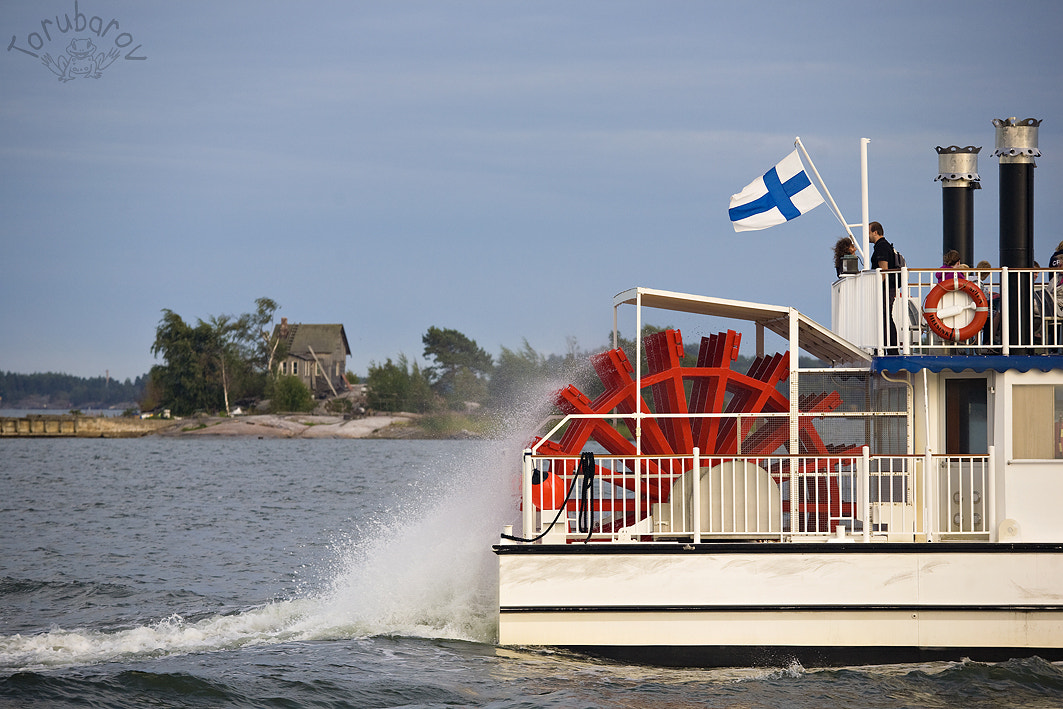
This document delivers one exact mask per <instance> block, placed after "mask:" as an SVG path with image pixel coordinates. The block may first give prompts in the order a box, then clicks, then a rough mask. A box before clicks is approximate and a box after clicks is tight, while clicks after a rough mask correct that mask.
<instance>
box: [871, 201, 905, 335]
mask: <svg viewBox="0 0 1063 709" xmlns="http://www.w3.org/2000/svg"><path fill="white" fill-rule="evenodd" d="M867 230H868V240H869V241H870V242H871V243H872V244H874V245H875V248H874V250H872V252H871V268H878V269H881V270H883V271H892V270H895V269H896V268H897V252H895V251H894V250H893V244H891V243H890V242H888V241H886V237H885V230H884V229H883V228H882V225H881V224H879V223H878V222H871V223H870V224H868V226H867ZM897 278H898V276H897V274H892V273H890V274H886V280H885V282H884V283H883V296H884V301H883V304H882V318H883V322H884V323H885V324H886V326H887V329H886V332H885V335H886V352H887V354H897V352H896V350H897V326H896V325H895V324H894V322H893V317H892V315H891V313H892V312H893V299H894V298H896V297H897Z"/></svg>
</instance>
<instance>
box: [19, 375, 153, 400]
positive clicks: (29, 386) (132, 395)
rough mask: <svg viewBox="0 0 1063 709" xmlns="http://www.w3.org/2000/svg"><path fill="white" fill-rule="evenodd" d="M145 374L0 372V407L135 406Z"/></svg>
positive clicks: (142, 390)
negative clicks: (116, 376)
mask: <svg viewBox="0 0 1063 709" xmlns="http://www.w3.org/2000/svg"><path fill="white" fill-rule="evenodd" d="M145 380H146V375H144V376H140V377H137V378H136V380H130V379H126V380H125V381H124V382H120V381H118V380H117V379H108V378H106V377H89V378H85V377H75V376H73V375H70V374H57V373H55V372H45V373H43V374H41V373H38V374H16V373H14V372H0V407H3V408H13V409H38V408H49V409H95V408H107V407H110V406H116V405H135V404H136V402H138V401H140V399H141V397H142V396H143V395H144V384H145Z"/></svg>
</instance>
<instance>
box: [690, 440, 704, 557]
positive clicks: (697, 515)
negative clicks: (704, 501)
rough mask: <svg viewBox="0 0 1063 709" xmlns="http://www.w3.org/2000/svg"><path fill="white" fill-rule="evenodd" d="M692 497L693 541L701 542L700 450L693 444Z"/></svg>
mask: <svg viewBox="0 0 1063 709" xmlns="http://www.w3.org/2000/svg"><path fill="white" fill-rule="evenodd" d="M693 492H694V497H693V498H692V499H691V503H690V514H691V516H692V517H693V518H694V543H695V544H701V450H700V449H699V448H698V447H697V446H694V491H693Z"/></svg>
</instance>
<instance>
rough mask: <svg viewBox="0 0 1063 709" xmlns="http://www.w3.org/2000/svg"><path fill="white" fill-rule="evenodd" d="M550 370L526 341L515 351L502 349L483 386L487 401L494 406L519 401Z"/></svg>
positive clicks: (548, 374)
mask: <svg viewBox="0 0 1063 709" xmlns="http://www.w3.org/2000/svg"><path fill="white" fill-rule="evenodd" d="M554 371H555V368H554V367H551V366H550V364H549V363H548V360H547V358H546V357H544V356H543V355H541V354H539V353H538V352H536V351H535V350H534V349H533V348H532V346H531V345H530V344H528V340H527V339H525V340H523V344H522V346H521V348H520V349H519V350H511V349H509V348H508V347H504V346H503V347H502V351H501V353H500V354H499V355H498V363H497V364H496V365H495V368H494V371H493V372H492V374H491V381H490V382H489V384H488V387H487V388H488V393H489V400H490V402H491V404H492V405H493V406H495V407H505V406H508V405H510V404H511V403H512V402H514V401H523V400H525V398H526V397H527V395H528V392H529V391H531V390H532V389H533V387H536V386H537V385H538V384H539V383H540V382H543V381H546V380H547V379H548V377H550V375H551V373H552V372H554Z"/></svg>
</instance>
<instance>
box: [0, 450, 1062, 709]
mask: <svg viewBox="0 0 1063 709" xmlns="http://www.w3.org/2000/svg"><path fill="white" fill-rule="evenodd" d="M517 454H518V446H516V445H507V444H505V443H487V442H468V441H370V440H258V439H247V440H245V439H238V440H233V439H211V438H196V439H191V440H189V439H186V438H178V439H174V438H144V439H136V440H77V439H53V440H43V439H42V440H22V439H14V440H13V439H7V440H0V705H3V706H28V705H42V706H106V707H141V706H145V705H151V706H173V707H186V706H187V707H219V706H224V707H273V706H277V707H299V706H320V707H443V706H478V707H479V706H485V707H487V706H489V707H666V706H667V707H676V706H679V707H684V706H691V707H693V706H709V707H782V706H786V707H795V708H797V709H802V708H804V707H808V708H812V707H858V706H864V707H955V706H964V707H1063V667H1061V665H1059V664H1050V663H1046V662H1042V661H1040V660H1037V659H1033V660H1023V661H1012V662H1007V663H1001V664H995V665H985V664H979V663H935V664H927V665H892V666H884V667H859V668H843V669H830V670H824V669H817V668H804V667H801V666H799V665H792V666H789V667H778V668H739V669H721V670H672V669H660V668H653V667H638V666H628V665H622V664H614V663H607V662H602V661H599V660H594V659H588V658H585V657H581V656H576V655H569V654H565V653H556V652H539V651H535V652H530V651H516V650H510V649H504V648H498V647H496V646H495V644H494V639H495V632H496V627H495V604H496V594H497V587H496V580H495V557H494V555H493V554H491V552H490V545H491V544H492V543H494V542H495V541H496V539H497V535H498V531H499V530H500V529H501V525H502V524H505V523H509V522H514V521H516V517H517V511H516V504H515V497H514V496H515V493H516V484H515V479H514V478H513V474H514V472H513V469H514V465H515V461H516V459H517Z"/></svg>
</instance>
